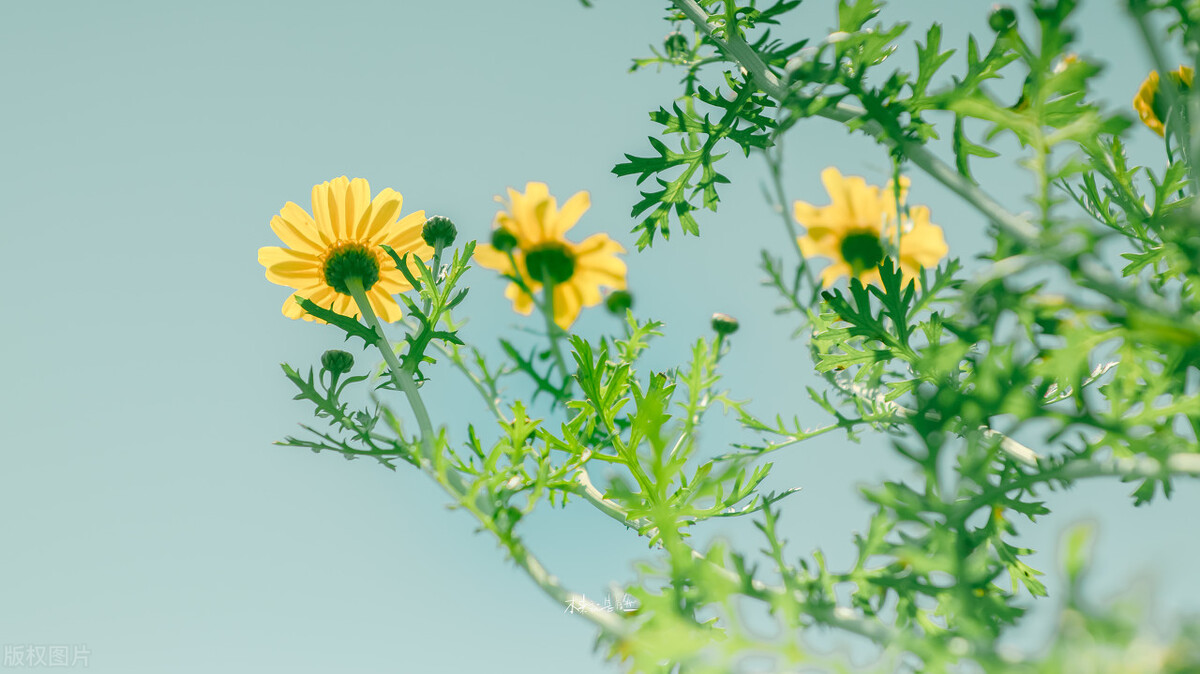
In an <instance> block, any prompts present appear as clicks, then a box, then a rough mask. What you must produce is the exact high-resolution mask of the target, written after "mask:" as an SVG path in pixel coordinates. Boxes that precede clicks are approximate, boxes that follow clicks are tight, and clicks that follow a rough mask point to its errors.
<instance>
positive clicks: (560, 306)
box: [554, 283, 583, 330]
mask: <svg viewBox="0 0 1200 674" xmlns="http://www.w3.org/2000/svg"><path fill="white" fill-rule="evenodd" d="M582 304H583V301H582V298H581V297H580V296H579V289H578V288H576V287H575V286H574V285H572V284H570V283H564V284H562V285H557V286H554V322H555V324H557V325H558V327H560V328H562V329H563V330H568V329H570V327H571V326H572V325H574V323H575V319H577V318H579V311H580V309H581V307H582Z"/></svg>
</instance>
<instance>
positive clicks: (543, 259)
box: [525, 243, 575, 285]
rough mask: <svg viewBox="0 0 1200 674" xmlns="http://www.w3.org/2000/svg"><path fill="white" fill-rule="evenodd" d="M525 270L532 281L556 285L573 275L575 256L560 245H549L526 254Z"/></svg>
mask: <svg viewBox="0 0 1200 674" xmlns="http://www.w3.org/2000/svg"><path fill="white" fill-rule="evenodd" d="M525 268H526V269H528V270H529V276H530V277H532V278H533V280H535V281H540V282H542V283H553V284H555V285H557V284H559V283H565V282H566V281H569V280H570V279H571V277H572V276H574V275H575V256H574V255H573V254H572V253H571V251H570V250H567V247H566V246H564V245H562V244H561V243H551V244H547V245H545V246H540V247H538V248H534V249H533V250H531V251H529V252H528V253H526V254H525Z"/></svg>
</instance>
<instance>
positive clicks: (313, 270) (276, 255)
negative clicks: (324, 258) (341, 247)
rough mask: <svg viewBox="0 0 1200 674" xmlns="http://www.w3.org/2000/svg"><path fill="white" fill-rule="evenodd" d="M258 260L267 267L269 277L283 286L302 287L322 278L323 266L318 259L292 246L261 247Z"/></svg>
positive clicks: (272, 281)
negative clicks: (291, 247)
mask: <svg viewBox="0 0 1200 674" xmlns="http://www.w3.org/2000/svg"><path fill="white" fill-rule="evenodd" d="M258 261H259V264H262V265H263V266H264V267H266V268H267V269H266V276H267V279H268V280H270V281H271V283H277V284H279V285H281V286H288V287H291V288H302V287H306V286H309V285H312V283H313V282H315V281H319V280H320V279H321V267H320V264H319V263H318V262H317V259H316V258H315V257H313V256H311V255H308V254H306V253H298V252H296V251H294V250H292V249H290V248H280V247H278V246H266V247H263V248H259V249H258Z"/></svg>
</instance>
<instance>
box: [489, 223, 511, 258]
mask: <svg viewBox="0 0 1200 674" xmlns="http://www.w3.org/2000/svg"><path fill="white" fill-rule="evenodd" d="M516 247H517V237H515V236H513V233H512V232H510V231H508V230H507V229H504V228H503V227H500V228H498V229H494V230H492V248H495V249H496V250H498V251H500V252H501V253H507V252H509V251H510V250H512V249H513V248H516Z"/></svg>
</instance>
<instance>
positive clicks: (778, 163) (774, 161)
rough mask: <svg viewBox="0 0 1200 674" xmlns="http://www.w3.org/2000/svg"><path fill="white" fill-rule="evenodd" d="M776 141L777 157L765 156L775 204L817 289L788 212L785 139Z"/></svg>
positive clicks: (768, 154) (806, 276)
mask: <svg viewBox="0 0 1200 674" xmlns="http://www.w3.org/2000/svg"><path fill="white" fill-rule="evenodd" d="M774 140H775V147H776V150H775V153H776V155H777V156H774V157H773V156H771V151H770V150H764V151H763V155H764V156H765V157H766V158H767V168H768V169H770V172H771V186H772V187H774V188H775V203H776V204H778V209H777V210H778V211H779V217H781V218H782V219H783V226H784V227H785V228H786V229H787V233H788V238H789V239H790V240H791V242H792V248H794V249H795V250H796V257H798V258H799V259H800V267H801V269H803V270H804V276H805V278H807V279H808V284H809V285H810V286H812V287H813V288H816V287H818V286H817V278H816V276H814V275H813V272H812V267H810V266H809V264H808V259H807V258H805V257H804V251H802V250H800V234H799V232H797V231H796V222H795V220H794V219H793V218H792V217H791V216H790V215H788V212H787V203H788V202H787V194H785V193H784V190H783V138H782V137H779V136H777V137H776V138H775V139H774Z"/></svg>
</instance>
